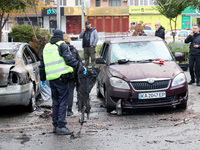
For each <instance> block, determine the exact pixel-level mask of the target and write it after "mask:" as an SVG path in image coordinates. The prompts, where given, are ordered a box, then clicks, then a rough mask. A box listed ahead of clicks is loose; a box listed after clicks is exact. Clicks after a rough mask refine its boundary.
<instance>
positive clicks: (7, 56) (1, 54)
mask: <svg viewBox="0 0 200 150" xmlns="http://www.w3.org/2000/svg"><path fill="white" fill-rule="evenodd" d="M16 55H17V50H13V49H0V64H15V58H16Z"/></svg>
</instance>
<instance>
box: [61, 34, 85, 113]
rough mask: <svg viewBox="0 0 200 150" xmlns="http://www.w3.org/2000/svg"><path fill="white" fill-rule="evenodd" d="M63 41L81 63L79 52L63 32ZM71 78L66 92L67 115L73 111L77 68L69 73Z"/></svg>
mask: <svg viewBox="0 0 200 150" xmlns="http://www.w3.org/2000/svg"><path fill="white" fill-rule="evenodd" d="M64 41H65V42H66V44H67V45H68V46H69V49H70V52H71V53H72V55H73V57H74V58H75V59H76V60H77V61H78V62H79V63H81V64H82V60H81V57H80V56H79V53H78V51H77V49H76V48H75V47H74V46H73V45H71V44H70V42H71V38H70V36H69V35H67V34H64ZM70 77H71V79H70V80H69V86H70V88H69V94H68V99H69V100H68V105H67V116H72V115H73V114H74V113H73V111H72V106H73V99H74V87H75V84H76V85H77V84H78V83H77V70H74V71H73V72H72V73H71V75H70Z"/></svg>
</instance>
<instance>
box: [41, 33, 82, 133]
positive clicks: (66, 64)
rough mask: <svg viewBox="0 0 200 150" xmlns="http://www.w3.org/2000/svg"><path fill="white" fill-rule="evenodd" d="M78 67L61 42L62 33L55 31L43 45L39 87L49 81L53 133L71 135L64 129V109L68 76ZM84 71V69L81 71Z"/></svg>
mask: <svg viewBox="0 0 200 150" xmlns="http://www.w3.org/2000/svg"><path fill="white" fill-rule="evenodd" d="M77 66H78V61H77V60H76V59H75V58H74V57H73V56H72V54H71V52H70V51H69V47H68V45H67V44H66V43H65V42H64V40H63V32H62V31H61V30H55V31H54V35H53V37H52V38H51V40H50V43H47V44H46V45H45V48H44V50H43V55H42V57H41V65H40V80H41V86H43V87H45V81H46V79H47V80H50V87H51V92H52V101H53V103H52V109H53V116H52V119H53V126H54V128H53V132H55V133H58V134H65V135H68V134H72V132H71V131H70V130H69V129H68V128H67V127H66V124H67V122H66V109H67V104H68V100H69V99H68V94H69V91H70V88H71V87H70V86H69V84H68V83H69V79H68V74H69V73H70V72H73V68H76V67H77ZM83 70H84V69H83Z"/></svg>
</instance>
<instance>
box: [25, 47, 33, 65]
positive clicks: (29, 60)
mask: <svg viewBox="0 0 200 150" xmlns="http://www.w3.org/2000/svg"><path fill="white" fill-rule="evenodd" d="M24 54H25V56H26V58H27V60H28V63H29V64H32V63H35V58H34V56H33V54H32V53H31V51H30V50H29V49H28V47H27V46H26V47H25V49H24Z"/></svg>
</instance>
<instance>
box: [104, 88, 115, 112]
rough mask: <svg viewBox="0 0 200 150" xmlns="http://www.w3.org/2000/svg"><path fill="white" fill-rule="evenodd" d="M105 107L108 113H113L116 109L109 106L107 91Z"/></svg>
mask: <svg viewBox="0 0 200 150" xmlns="http://www.w3.org/2000/svg"><path fill="white" fill-rule="evenodd" d="M105 107H106V110H107V112H108V113H110V112H111V111H113V110H114V109H113V108H112V107H110V106H109V104H108V92H107V90H105Z"/></svg>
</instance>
